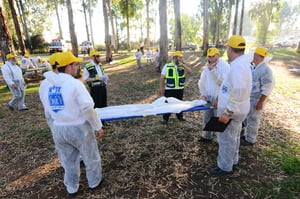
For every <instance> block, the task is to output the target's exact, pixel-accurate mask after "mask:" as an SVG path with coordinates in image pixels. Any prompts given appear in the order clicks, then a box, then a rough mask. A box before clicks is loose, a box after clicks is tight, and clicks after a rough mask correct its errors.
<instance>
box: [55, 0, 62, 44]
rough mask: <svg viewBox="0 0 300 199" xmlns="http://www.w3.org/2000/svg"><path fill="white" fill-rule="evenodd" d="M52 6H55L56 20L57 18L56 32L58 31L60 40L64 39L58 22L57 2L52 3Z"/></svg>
mask: <svg viewBox="0 0 300 199" xmlns="http://www.w3.org/2000/svg"><path fill="white" fill-rule="evenodd" d="M54 5H55V12H56V18H57V24H58V30H59V37H60V38H61V39H64V37H63V33H62V29H61V22H60V18H59V12H58V5H57V1H54Z"/></svg>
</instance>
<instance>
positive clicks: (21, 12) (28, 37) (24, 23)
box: [19, 0, 32, 51]
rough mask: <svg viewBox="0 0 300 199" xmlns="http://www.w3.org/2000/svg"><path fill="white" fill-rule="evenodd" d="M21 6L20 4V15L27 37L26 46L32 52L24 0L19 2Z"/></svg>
mask: <svg viewBox="0 0 300 199" xmlns="http://www.w3.org/2000/svg"><path fill="white" fill-rule="evenodd" d="M19 4H20V14H21V15H22V20H23V28H24V32H25V36H26V41H27V43H26V45H27V48H29V49H30V51H31V50H32V44H31V38H30V34H29V31H28V27H27V20H26V17H25V9H24V6H23V2H22V0H19Z"/></svg>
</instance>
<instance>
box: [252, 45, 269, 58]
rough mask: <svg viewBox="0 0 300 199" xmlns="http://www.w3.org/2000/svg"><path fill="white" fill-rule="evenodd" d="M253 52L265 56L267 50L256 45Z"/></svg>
mask: <svg viewBox="0 0 300 199" xmlns="http://www.w3.org/2000/svg"><path fill="white" fill-rule="evenodd" d="M255 53H256V54H259V55H260V56H263V57H265V56H266V55H267V54H268V50H267V49H266V48H264V47H257V48H256V49H255Z"/></svg>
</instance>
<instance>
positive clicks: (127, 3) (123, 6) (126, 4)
mask: <svg viewBox="0 0 300 199" xmlns="http://www.w3.org/2000/svg"><path fill="white" fill-rule="evenodd" d="M116 1H117V2H118V7H119V8H120V12H121V15H122V16H123V17H124V18H125V19H126V27H127V50H128V51H129V52H130V51H131V44H130V19H131V18H132V17H134V16H135V15H136V13H137V11H139V10H141V9H142V8H143V2H142V0H116Z"/></svg>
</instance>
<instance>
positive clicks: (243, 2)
mask: <svg viewBox="0 0 300 199" xmlns="http://www.w3.org/2000/svg"><path fill="white" fill-rule="evenodd" d="M244 10H245V0H242V12H241V19H240V35H243V22H244Z"/></svg>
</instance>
